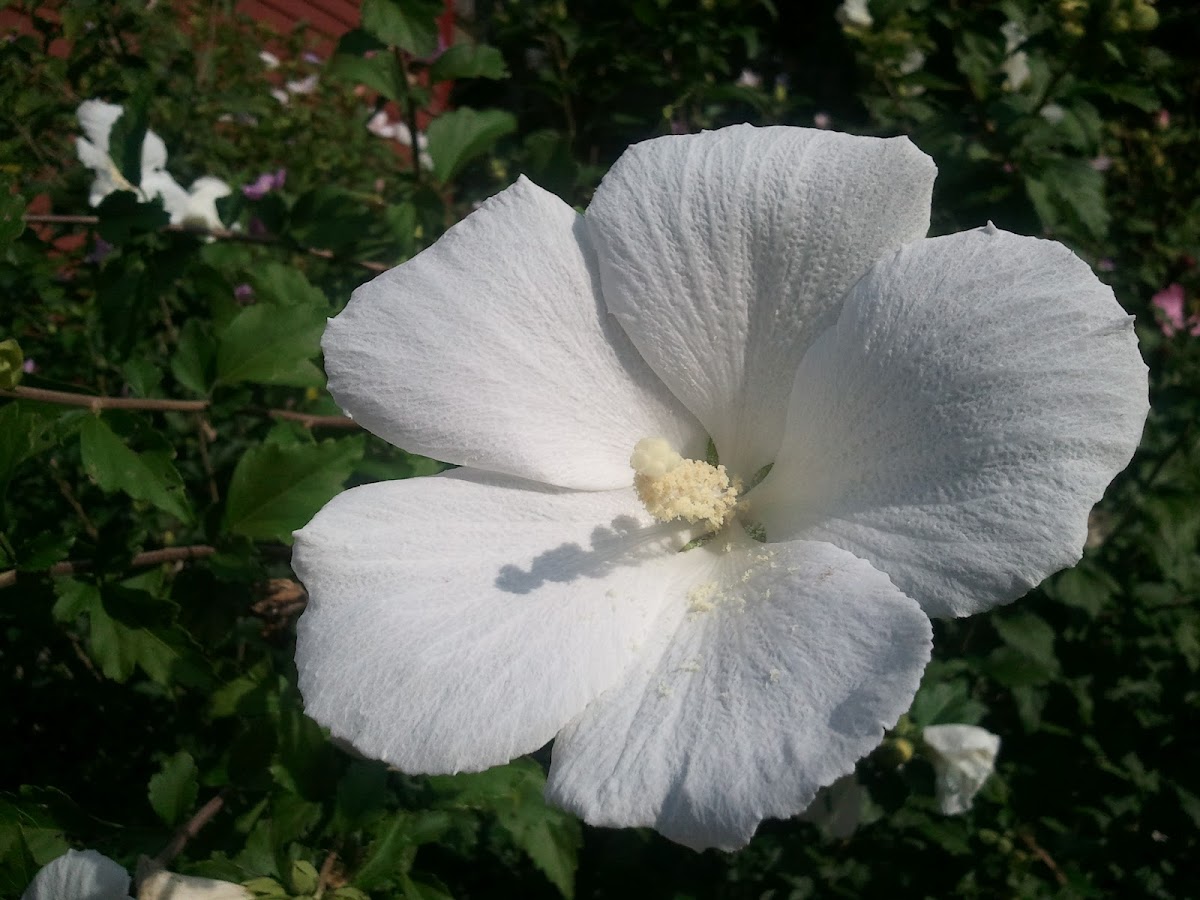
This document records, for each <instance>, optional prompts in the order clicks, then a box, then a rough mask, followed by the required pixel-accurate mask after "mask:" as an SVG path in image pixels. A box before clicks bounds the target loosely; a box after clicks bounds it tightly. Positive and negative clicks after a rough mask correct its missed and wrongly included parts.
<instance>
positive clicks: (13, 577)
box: [0, 544, 217, 588]
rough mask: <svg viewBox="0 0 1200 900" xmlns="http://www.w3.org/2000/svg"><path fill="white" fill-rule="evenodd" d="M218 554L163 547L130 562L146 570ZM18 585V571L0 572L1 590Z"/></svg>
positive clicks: (88, 564)
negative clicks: (163, 564)
mask: <svg viewBox="0 0 1200 900" xmlns="http://www.w3.org/2000/svg"><path fill="white" fill-rule="evenodd" d="M216 552H217V548H216V547H210V546H209V545H208V544H190V545H188V546H185V547H163V548H162V549H160V550H146V551H143V552H142V553H139V554H137V555H136V556H135V557H133V559H131V560H130V561H129V566H130V568H134V569H145V568H149V567H150V566H157V565H161V564H162V563H168V562H185V561H187V560H192V559H204V558H206V557H209V556H212V555H213V554H214V553H216ZM94 566H95V563H94V562H93V561H91V560H88V559H77V560H68V561H66V562H60V563H55V564H54V565H52V566H51V567H50V568H49V569H46V570H45V573H46V574H47V575H74V574H76V573H78V572H86V571H88V570H89V569H91V568H93V567H94ZM16 583H17V570H16V569H9V570H8V571H7V572H0V588H6V587H12V586H13V585H14V584H16Z"/></svg>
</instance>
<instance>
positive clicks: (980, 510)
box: [294, 126, 1147, 848]
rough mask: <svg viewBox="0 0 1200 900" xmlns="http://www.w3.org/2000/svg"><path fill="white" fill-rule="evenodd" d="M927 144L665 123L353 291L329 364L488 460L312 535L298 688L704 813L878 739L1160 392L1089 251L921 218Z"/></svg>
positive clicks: (368, 401)
mask: <svg viewBox="0 0 1200 900" xmlns="http://www.w3.org/2000/svg"><path fill="white" fill-rule="evenodd" d="M935 171H936V170H935V167H934V165H933V162H932V161H931V160H930V159H929V158H928V157H927V156H925V155H924V154H922V153H921V152H920V151H919V150H917V149H916V148H915V147H914V146H913V145H912V144H911V143H910V142H909V141H908V140H907V139H905V138H898V139H890V140H880V139H876V138H862V137H852V136H849V135H844V134H838V133H834V132H828V131H817V130H810V129H800V128H763V129H757V128H752V127H750V126H735V127H731V128H725V129H722V130H720V131H714V132H707V133H703V134H698V135H683V136H671V137H664V138H659V139H656V140H652V141H647V142H645V143H642V144H638V145H636V146H634V147H631V148H630V149H629V150H628V151H627V152H626V153H625V154H624V155H623V156H622V157H621V159H620V160H619V161H618V162H617V164H616V166H615V167H614V168H613V169H612V171H611V172H610V173H609V174H608V176H607V177H606V178H605V179H604V182H603V183H602V184H601V186H600V188H599V189H598V190H597V192H596V195H595V199H594V200H593V201H592V204H591V206H590V207H589V208H588V210H587V213H586V215H579V214H577V213H576V212H575V211H574V210H572V209H571V208H570V207H569V206H567V205H566V204H565V203H563V202H562V201H561V200H559V199H558V198H557V197H554V196H553V195H551V194H549V193H547V192H546V191H543V190H541V189H540V188H538V187H536V186H535V185H533V184H532V183H531V182H529V181H528V180H526V179H524V178H522V179H520V180H518V182H517V183H516V184H515V185H513V186H512V187H510V188H509V189H507V190H505V191H503V192H502V193H500V194H499V195H498V196H496V197H494V198H492V199H491V200H489V201H487V202H486V203H484V204H483V206H482V207H481V208H480V209H479V210H478V211H477V212H475V213H473V214H472V215H470V216H469V217H467V219H465V220H464V221H463V222H461V223H460V224H458V225H457V226H455V227H454V228H452V229H450V231H449V232H448V233H447V234H446V235H445V236H444V237H443V238H442V239H441V240H439V241H438V242H437V243H436V244H435V245H434V246H433V247H431V248H430V249H428V250H426V251H425V252H423V253H421V254H420V255H418V256H417V257H416V258H414V259H412V260H411V261H409V262H407V263H405V264H404V265H402V266H399V267H398V268H396V269H393V270H392V271H390V272H388V273H385V274H384V275H381V276H380V277H378V278H376V279H375V280H374V281H372V282H370V283H368V284H366V285H364V286H363V287H361V288H359V289H358V290H357V291H356V292H355V293H354V296H353V297H352V298H351V300H350V303H349V305H348V306H347V307H346V309H345V311H344V312H342V313H341V314H340V315H339V316H338V317H337V318H336V319H334V320H332V321H331V322H330V325H329V328H328V330H327V332H326V335H325V340H324V349H325V354H326V367H327V370H328V373H329V381H330V390H331V391H332V392H333V394H334V396H335V398H336V399H337V400H338V402H339V403H340V405H341V406H342V407H343V408H344V409H345V410H346V411H347V412H348V413H350V414H351V415H353V416H354V418H355V419H356V420H357V421H358V422H360V423H361V424H362V425H364V426H365V427H366V428H368V429H370V430H371V431H373V432H375V433H376V434H378V435H380V436H382V437H384V438H386V439H387V440H389V441H392V442H393V443H395V444H397V445H399V446H401V447H404V448H406V449H407V450H410V451H412V452H416V453H422V454H425V455H428V456H433V457H436V458H439V459H443V460H446V461H448V462H451V463H455V464H458V465H460V466H462V467H463V468H461V469H458V470H455V471H453V472H449V473H446V474H443V475H439V476H434V477H430V478H416V479H411V480H406V481H394V482H385V483H381V484H370V485H364V486H361V487H357V488H354V489H352V490H349V491H347V492H345V493H343V494H341V495H340V496H338V497H336V498H335V499H334V500H333V501H331V502H330V503H329V504H328V505H327V506H326V507H325V508H324V509H323V510H322V511H321V512H320V513H318V514H317V516H316V517H315V518H314V519H313V521H312V522H311V523H309V524H308V525H307V526H306V527H305V528H304V529H303V530H301V531H300V532H298V534H297V536H296V546H295V553H294V565H295V568H296V571H297V572H298V573H299V575H300V577H301V579H302V580H303V581H304V583H305V585H306V586H307V588H308V590H309V593H310V602H309V605H308V608H307V610H306V611H305V613H304V615H303V616H302V618H301V620H300V623H299V627H298V647H297V664H298V668H299V678H300V687H301V690H302V691H303V694H304V699H305V704H306V709H307V711H308V713H309V714H310V715H312V716H313V717H314V718H315V719H316V720H317V721H319V722H321V723H322V724H324V725H326V726H327V727H329V728H330V730H331V731H332V732H333V734H334V735H335V736H337V737H338V738H341V739H344V740H346V741H348V742H349V743H350V744H352V745H353V746H354V747H356V748H357V749H358V750H359V751H360V752H362V753H363V754H365V755H368V756H371V757H375V758H379V759H383V760H386V761H387V762H389V763H391V764H393V765H395V766H397V767H398V768H400V769H402V770H404V771H406V772H412V773H419V772H425V773H448V772H459V771H475V770H479V769H484V768H486V767H488V766H493V765H497V764H500V763H504V762H506V761H508V760H510V759H512V758H513V757H516V756H519V755H521V754H523V753H528V752H530V751H532V750H535V749H537V748H538V747H540V746H542V745H543V744H545V743H546V742H547V741H549V740H551V739H552V738H555V746H554V758H553V764H552V766H551V769H550V774H549V781H548V787H547V796H548V798H549V800H550V801H551V802H554V803H556V804H558V805H560V806H563V807H565V808H567V809H569V810H572V811H574V812H576V813H577V814H579V815H580V816H582V817H583V818H584V819H585V820H587V821H588V822H591V823H594V824H599V825H614V826H627V825H645V826H651V827H654V828H656V829H658V830H659V831H660V832H662V833H663V834H664V835H666V836H667V837H669V838H671V839H672V840H675V841H678V842H680V843H683V844H686V845H688V846H691V847H697V848H699V847H722V848H733V847H738V846H740V845H742V844H744V843H746V842H747V841H748V840H749V839H750V837H751V836H752V835H753V833H754V830H755V828H756V826H757V825H758V823H759V821H761V820H762V819H763V818H766V817H772V816H774V817H782V816H791V815H794V814H795V813H797V812H799V811H800V810H802V809H804V808H805V807H806V806H807V805H808V804H809V803H810V801H811V800H812V799H813V797H814V796H815V795H816V792H817V790H818V789H819V788H820V787H821V786H823V785H828V784H832V783H833V782H834V781H835V780H837V779H838V778H839V777H840V776H842V775H845V774H848V773H849V772H851V771H852V770H853V769H854V765H855V762H856V760H858V759H859V758H860V757H862V756H863V755H864V754H866V753H868V752H869V751H870V750H872V749H873V748H874V747H875V746H876V745H877V744H878V743H879V742H880V739H881V737H882V735H883V733H884V729H885V728H887V727H890V726H891V725H892V724H894V723H895V721H896V720H897V718H898V717H899V716H900V715H901V713H903V712H904V711H905V710H906V709H907V708H908V706H909V703H910V701H911V700H912V697H913V694H914V692H915V690H916V688H917V684H918V682H919V680H920V677H921V672H922V670H923V669H924V666H925V663H926V661H927V660H928V658H929V652H930V632H931V629H930V623H929V618H928V617H929V616H961V615H968V614H970V613H974V612H979V611H981V610H985V609H988V608H990V607H992V606H995V605H997V604H1000V603H1005V602H1008V601H1011V600H1013V599H1015V598H1016V597H1019V596H1020V595H1021V594H1023V593H1024V592H1025V591H1026V590H1028V589H1029V588H1030V587H1031V586H1033V585H1035V584H1037V583H1038V582H1039V581H1041V579H1043V578H1044V577H1045V576H1046V575H1048V574H1050V573H1051V572H1054V571H1056V570H1058V569H1061V568H1063V567H1064V566H1068V565H1071V564H1072V563H1074V562H1075V561H1076V560H1077V559H1078V558H1079V556H1080V550H1081V548H1082V547H1083V543H1084V540H1085V538H1086V536H1087V517H1088V510H1089V509H1090V508H1091V506H1092V504H1094V503H1095V502H1096V501H1097V500H1098V499H1099V498H1100V496H1101V494H1102V493H1103V492H1104V488H1105V486H1106V485H1107V484H1108V482H1109V480H1110V479H1111V478H1112V477H1113V475H1114V474H1115V473H1116V472H1118V471H1120V469H1122V468H1123V467H1124V466H1125V465H1126V463H1127V462H1128V461H1129V458H1130V456H1131V455H1132V453H1133V450H1134V447H1135V446H1136V444H1137V441H1138V436H1139V434H1140V432H1141V428H1142V424H1143V421H1144V419H1145V416H1146V412H1147V401H1146V394H1147V383H1146V367H1145V365H1144V364H1143V363H1142V360H1141V357H1140V356H1139V354H1138V351H1137V342H1136V338H1135V336H1134V332H1133V323H1132V318H1131V317H1130V316H1128V315H1126V314H1125V313H1124V311H1123V310H1122V309H1121V308H1120V306H1118V305H1117V303H1116V301H1115V300H1114V298H1113V295H1112V292H1111V290H1110V289H1109V288H1108V287H1106V286H1105V285H1103V284H1101V283H1100V282H1099V281H1098V280H1097V279H1096V277H1095V276H1094V275H1093V274H1092V272H1091V271H1090V270H1089V269H1088V267H1087V266H1086V265H1085V264H1084V263H1083V262H1081V261H1080V260H1079V259H1078V258H1077V257H1075V256H1074V255H1073V254H1072V253H1071V252H1070V251H1069V250H1067V249H1066V248H1065V247H1063V246H1061V245H1059V244H1055V243H1051V242H1048V241H1042V240H1036V239H1034V238H1027V237H1020V236H1017V235H1013V234H1008V233H1006V232H1003V231H1000V230H998V229H996V228H994V227H991V226H988V227H987V228H981V229H977V230H975V231H969V232H964V233H961V234H955V235H950V236H947V237H939V238H932V239H923V238H924V235H925V232H926V230H927V228H928V225H929V212H930V195H931V191H932V185H933V179H934V175H935ZM710 438H711V441H712V444H713V446H714V447H715V450H716V451H718V452H719V455H720V463H721V466H720V468H717V467H714V466H711V465H709V464H707V463H705V462H701V460H704V459H705V457H706V446H707V445H708V443H709V440H710ZM635 448H636V449H635ZM631 455H632V456H633V462H634V464H635V465H636V471H631V470H630V460H631ZM768 467H772V468H770V470H769V474H767V475H766V477H764V478H762V480H761V482H760V483H758V484H755V481H756V480H757V479H758V478H759V477H760V476H761V475H762V473H764V472H766V471H767V469H768ZM731 494H732V496H731ZM676 514H678V515H679V517H677V518H672V516H675V515H676ZM712 523H716V524H717V530H716V533H715V535H712V534H708V533H709V532H710V531H711V528H712ZM706 534H707V535H708V538H709V539H708V540H707V541H703V538H704V537H705V536H706ZM697 539H701V541H703V542H701V541H697ZM760 539H765V542H763V541H762V540H760ZM697 544H699V545H698V546H697ZM688 548H691V549H688ZM556 736H557V737H556Z"/></svg>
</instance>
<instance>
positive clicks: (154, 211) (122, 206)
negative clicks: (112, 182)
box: [96, 191, 171, 244]
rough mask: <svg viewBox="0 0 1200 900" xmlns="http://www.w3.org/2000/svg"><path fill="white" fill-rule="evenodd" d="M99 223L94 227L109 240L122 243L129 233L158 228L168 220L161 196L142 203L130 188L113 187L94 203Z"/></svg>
mask: <svg viewBox="0 0 1200 900" xmlns="http://www.w3.org/2000/svg"><path fill="white" fill-rule="evenodd" d="M96 214H97V215H98V216H99V217H100V223H99V224H98V225H97V226H96V230H97V231H98V232H99V233H100V237H102V238H104V240H106V241H108V242H109V243H110V244H124V243H125V242H126V241H128V240H129V239H130V238H131V237H135V236H136V235H139V234H145V233H146V232H149V231H158V230H159V229H161V228H164V227H166V225H167V224H168V223H169V222H170V221H171V217H170V216H169V215H167V211H166V210H165V209H163V203H162V200H160V199H158V198H155V199H154V200H151V201H150V202H148V203H142V202H141V201H140V200H139V199H138V196H137V194H135V193H133V192H132V191H113V192H112V193H111V194H109V195H108V196H107V197H105V198H104V199H103V200H102V201H100V205H99V206H98V207H96Z"/></svg>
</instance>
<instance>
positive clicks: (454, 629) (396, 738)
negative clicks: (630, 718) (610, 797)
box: [293, 470, 687, 773]
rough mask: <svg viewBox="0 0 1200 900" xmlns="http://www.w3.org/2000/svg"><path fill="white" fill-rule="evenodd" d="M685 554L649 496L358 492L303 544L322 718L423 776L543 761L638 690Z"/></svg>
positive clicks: (515, 488) (308, 664) (316, 524)
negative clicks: (583, 718)
mask: <svg viewBox="0 0 1200 900" xmlns="http://www.w3.org/2000/svg"><path fill="white" fill-rule="evenodd" d="M682 541H683V539H681V538H680V537H679V536H678V534H677V529H671V528H668V527H666V526H662V525H658V524H657V523H653V522H652V521H650V520H649V518H648V517H647V516H646V515H645V512H644V510H642V509H641V505H640V504H639V503H638V501H637V499H636V497H635V496H634V494H633V491H632V490H621V491H604V492H596V493H575V492H568V491H556V490H552V489H545V488H541V487H540V486H538V485H532V484H529V483H523V482H519V481H516V480H514V479H508V478H496V477H495V476H486V475H483V474H481V473H472V472H468V471H466V470H457V471H455V472H453V473H449V474H447V475H442V476H435V477H432V478H415V479H411V480H408V481H393V482H384V483H381V484H371V485H364V486H363V487H359V488H355V489H353V490H350V491H347V492H346V493H344V494H341V495H340V496H338V497H336V498H335V499H334V500H333V501H331V502H330V503H329V505H328V506H326V507H325V508H324V509H323V510H322V511H321V512H320V513H318V514H317V516H316V518H315V519H313V521H312V522H310V523H309V524H308V525H307V526H305V528H304V529H303V530H302V531H300V532H298V533H297V535H296V546H295V551H294V555H293V566H294V567H295V569H296V572H297V574H298V575H299V576H300V579H301V580H302V581H303V582H304V585H305V587H306V588H308V591H309V595H310V599H309V604H308V607H307V609H306V610H305V612H304V615H303V616H302V617H301V619H300V623H299V626H298V628H297V632H298V633H297V648H296V664H297V667H298V669H299V676H300V689H301V691H302V693H303V695H304V704H305V711H306V712H307V713H308V714H309V715H310V716H312V717H313V718H314V719H316V720H317V721H318V722H320V723H321V724H322V725H325V726H327V727H328V728H329V729H330V730H331V731H332V732H333V734H334V735H335V736H336V737H339V738H343V739H345V740H348V741H350V742H351V743H352V744H353V745H354V746H355V747H356V748H357V749H358V750H359V751H360V752H362V753H364V754H365V755H368V756H371V757H374V758H378V759H383V760H386V761H387V762H389V763H392V764H393V765H396V766H398V767H399V768H401V769H403V770H404V771H406V772H428V773H439V772H442V773H444V772H457V771H475V770H479V769H483V768H486V767H488V766H492V765H496V764H499V763H504V762H507V761H508V760H510V759H512V758H513V757H515V756H518V755H520V754H522V753H528V752H530V751H532V750H535V749H537V748H538V747H540V746H542V745H543V744H544V743H546V741H548V740H550V738H552V737H553V736H554V734H555V733H556V732H557V731H558V730H559V729H560V728H561V727H562V726H563V725H564V724H565V723H566V722H567V721H569V720H570V719H571V718H572V717H574V716H575V715H576V714H577V713H578V712H579V711H580V710H581V709H583V707H584V705H585V704H586V703H588V702H589V701H590V700H591V699H592V698H593V697H595V696H596V695H597V694H598V693H600V692H601V691H603V690H604V689H606V688H607V687H609V686H610V685H611V684H613V683H614V682H615V681H616V680H618V679H619V678H620V677H621V675H622V674H623V672H624V671H625V669H626V667H627V666H628V665H629V663H630V662H631V660H632V659H633V657H634V655H635V654H636V653H637V651H638V647H639V645H640V644H641V643H642V642H643V641H644V640H645V638H646V634H647V630H648V629H649V627H650V625H651V623H652V622H653V621H654V619H655V617H656V616H657V614H658V612H659V610H660V609H661V607H662V604H663V602H664V600H663V598H664V596H665V594H666V588H665V587H664V585H665V584H667V583H669V581H670V579H671V578H672V577H674V575H673V573H674V572H675V571H676V570H677V569H679V565H680V564H679V560H680V559H682V558H684V557H686V555H687V554H680V553H677V552H676V551H677V550H678V548H679V546H681V544H682Z"/></svg>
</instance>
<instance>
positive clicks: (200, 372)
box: [171, 318, 217, 395]
mask: <svg viewBox="0 0 1200 900" xmlns="http://www.w3.org/2000/svg"><path fill="white" fill-rule="evenodd" d="M216 362H217V342H216V340H214V339H213V336H212V334H211V332H210V331H209V330H208V328H207V327H206V326H205V323H204V322H202V321H201V320H200V319H199V318H195V319H188V320H187V321H186V322H184V323H183V327H182V328H180V329H179V342H178V343H177V344H176V345H175V352H174V353H173V354H171V374H172V375H174V376H175V380H176V381H178V382H179V383H180V384H182V385H183V386H184V387H185V388H187V389H188V390H189V391H192V392H193V393H196V394H201V395H207V394H208V392H209V390H211V389H212V385H213V382H214V381H216V378H217V371H216Z"/></svg>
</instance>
